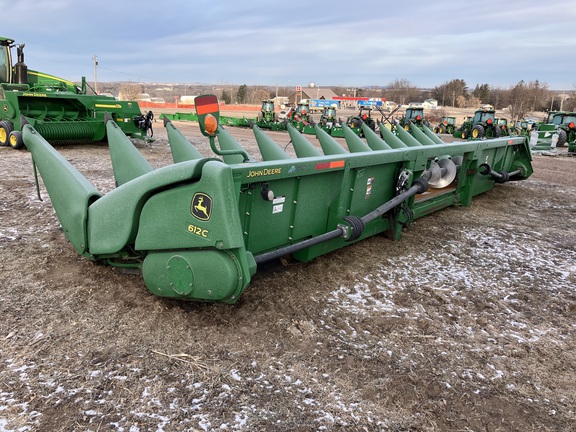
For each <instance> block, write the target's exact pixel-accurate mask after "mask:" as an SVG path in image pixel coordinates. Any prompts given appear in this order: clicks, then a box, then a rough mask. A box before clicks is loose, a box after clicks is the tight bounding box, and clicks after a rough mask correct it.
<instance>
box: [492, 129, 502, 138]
mask: <svg viewBox="0 0 576 432" xmlns="http://www.w3.org/2000/svg"><path fill="white" fill-rule="evenodd" d="M501 136H502V130H501V129H500V128H499V127H495V128H494V138H500V137H501Z"/></svg>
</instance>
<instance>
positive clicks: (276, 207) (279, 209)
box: [272, 204, 284, 214]
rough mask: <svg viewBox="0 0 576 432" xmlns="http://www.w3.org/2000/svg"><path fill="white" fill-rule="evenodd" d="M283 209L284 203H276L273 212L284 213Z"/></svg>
mask: <svg viewBox="0 0 576 432" xmlns="http://www.w3.org/2000/svg"><path fill="white" fill-rule="evenodd" d="M282 210H284V204H278V205H275V206H274V207H272V214H276V213H282Z"/></svg>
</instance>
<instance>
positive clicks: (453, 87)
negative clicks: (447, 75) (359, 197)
mask: <svg viewBox="0 0 576 432" xmlns="http://www.w3.org/2000/svg"><path fill="white" fill-rule="evenodd" d="M432 96H433V97H434V99H436V100H437V101H438V102H440V103H441V104H442V106H460V105H459V104H457V102H458V101H459V100H460V101H461V99H459V97H460V96H462V97H463V98H464V100H466V99H467V98H468V86H467V85H466V82H465V81H464V80H462V79H453V80H452V81H448V82H445V83H444V84H442V85H440V86H438V87H435V88H434V90H433V91H432Z"/></svg>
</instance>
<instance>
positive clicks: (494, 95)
mask: <svg viewBox="0 0 576 432" xmlns="http://www.w3.org/2000/svg"><path fill="white" fill-rule="evenodd" d="M100 86H101V88H102V87H103V88H105V89H107V90H108V91H110V92H112V93H113V94H118V91H120V92H121V93H122V94H123V95H124V98H125V99H136V98H137V96H138V94H141V93H148V94H150V95H151V96H154V97H163V98H164V99H165V100H166V101H168V102H172V101H173V100H174V99H175V98H176V99H177V98H179V97H180V96H182V95H183V94H187V95H199V94H205V93H213V94H216V95H217V96H218V97H219V99H220V100H221V101H223V102H224V103H227V104H234V103H237V104H259V103H260V102H261V101H262V100H265V99H269V98H274V97H275V96H290V95H291V94H293V93H294V91H295V90H294V88H293V87H286V86H283V87H280V86H274V87H273V86H254V85H253V86H248V85H246V84H242V85H233V84H222V83H221V84H218V85H200V84H196V85H173V86H163V87H162V88H160V89H155V88H153V85H148V84H121V85H120V87H121V88H120V89H118V86H119V84H115V87H114V84H109V85H108V87H106V85H102V84H100ZM155 86H157V85H155ZM330 88H331V89H332V91H334V93H336V94H339V95H343V94H350V93H351V92H350V89H349V88H346V87H339V86H332V87H330ZM103 91H106V90H103ZM114 91H116V93H114ZM353 91H354V93H355V94H356V96H358V97H371V98H385V99H386V100H389V101H394V102H396V103H398V104H401V105H406V104H409V103H410V102H423V101H425V100H426V99H435V100H437V101H438V105H440V106H443V107H456V108H477V107H478V106H480V105H483V104H488V105H492V106H494V108H495V109H496V110H502V109H505V108H506V109H508V110H509V113H510V117H511V118H512V119H520V118H522V117H524V116H526V115H527V114H528V113H530V112H534V111H549V110H550V111H552V110H554V111H558V110H564V111H576V84H575V85H574V90H573V91H570V92H565V93H559V92H557V91H553V90H550V89H549V87H548V85H547V84H546V83H541V82H540V81H538V80H536V81H529V82H526V81H523V80H522V81H519V82H518V83H517V84H516V85H514V86H510V87H509V88H500V87H493V86H490V85H489V84H477V85H476V86H475V87H474V88H473V89H471V88H469V87H468V85H467V83H466V82H465V81H464V80H463V79H452V80H450V81H446V82H444V83H443V84H441V85H439V86H437V87H434V88H433V89H421V88H419V87H417V86H416V85H414V84H412V83H411V82H410V81H409V80H407V79H395V80H394V81H392V82H390V83H389V84H388V85H387V86H384V87H362V88H356V89H353Z"/></svg>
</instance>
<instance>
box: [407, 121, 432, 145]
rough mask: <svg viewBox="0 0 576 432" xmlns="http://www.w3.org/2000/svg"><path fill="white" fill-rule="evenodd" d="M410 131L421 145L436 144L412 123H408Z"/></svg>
mask: <svg viewBox="0 0 576 432" xmlns="http://www.w3.org/2000/svg"><path fill="white" fill-rule="evenodd" d="M410 132H412V136H413V137H414V138H416V139H417V140H418V142H419V143H420V144H422V145H434V144H436V143H435V142H434V141H432V139H430V138H429V137H428V136H426V134H425V133H424V132H422V131H421V130H420V128H419V127H418V126H416V125H415V124H414V123H410Z"/></svg>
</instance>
